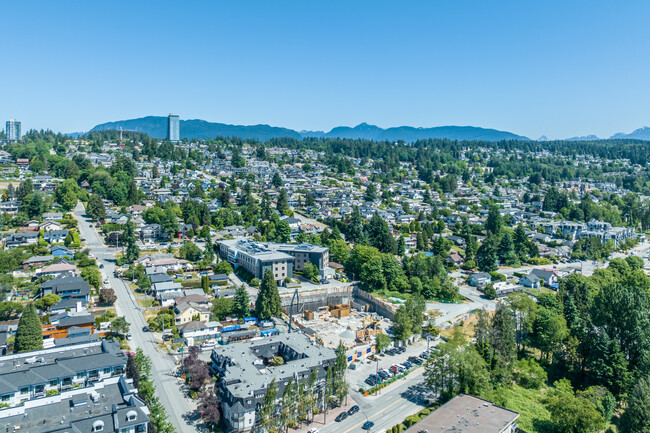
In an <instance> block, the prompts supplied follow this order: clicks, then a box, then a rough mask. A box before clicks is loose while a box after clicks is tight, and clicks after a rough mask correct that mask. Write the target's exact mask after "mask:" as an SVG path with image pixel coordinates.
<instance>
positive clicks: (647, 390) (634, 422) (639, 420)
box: [620, 377, 650, 433]
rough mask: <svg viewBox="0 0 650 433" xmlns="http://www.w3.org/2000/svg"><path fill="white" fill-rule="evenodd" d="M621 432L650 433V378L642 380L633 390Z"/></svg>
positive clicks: (623, 418) (622, 419)
mask: <svg viewBox="0 0 650 433" xmlns="http://www.w3.org/2000/svg"><path fill="white" fill-rule="evenodd" d="M620 432H621V433H650V377H644V378H641V379H640V380H639V381H638V382H637V383H636V385H635V386H634V388H633V389H632V392H631V393H630V396H629V397H628V401H627V410H626V411H625V413H624V414H623V416H622V417H621V426H620Z"/></svg>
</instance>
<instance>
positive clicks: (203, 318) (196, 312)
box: [174, 301, 211, 325]
mask: <svg viewBox="0 0 650 433" xmlns="http://www.w3.org/2000/svg"><path fill="white" fill-rule="evenodd" d="M174 313H175V314H176V317H175V319H174V323H175V324H176V325H181V324H183V323H188V322H192V321H194V320H197V321H199V322H207V321H209V320H210V313H211V309H210V306H209V305H204V304H197V303H194V302H191V301H189V302H188V301H183V302H178V301H176V308H174Z"/></svg>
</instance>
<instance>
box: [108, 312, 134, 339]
mask: <svg viewBox="0 0 650 433" xmlns="http://www.w3.org/2000/svg"><path fill="white" fill-rule="evenodd" d="M110 328H111V331H112V332H114V333H116V334H119V335H124V334H126V333H128V332H129V328H130V325H129V322H127V321H126V319H125V318H124V316H120V317H117V318H115V319H113V320H112V321H111V324H110Z"/></svg>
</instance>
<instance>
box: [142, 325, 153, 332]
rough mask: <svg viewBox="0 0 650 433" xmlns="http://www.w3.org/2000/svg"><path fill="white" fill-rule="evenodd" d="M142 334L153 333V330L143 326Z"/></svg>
mask: <svg viewBox="0 0 650 433" xmlns="http://www.w3.org/2000/svg"><path fill="white" fill-rule="evenodd" d="M142 332H151V329H149V327H148V326H143V327H142Z"/></svg>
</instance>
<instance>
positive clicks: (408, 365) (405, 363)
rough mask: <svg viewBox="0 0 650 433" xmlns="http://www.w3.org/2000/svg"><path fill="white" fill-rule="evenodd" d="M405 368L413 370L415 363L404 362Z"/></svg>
mask: <svg viewBox="0 0 650 433" xmlns="http://www.w3.org/2000/svg"><path fill="white" fill-rule="evenodd" d="M404 367H406V368H411V367H413V363H412V362H411V361H404Z"/></svg>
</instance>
